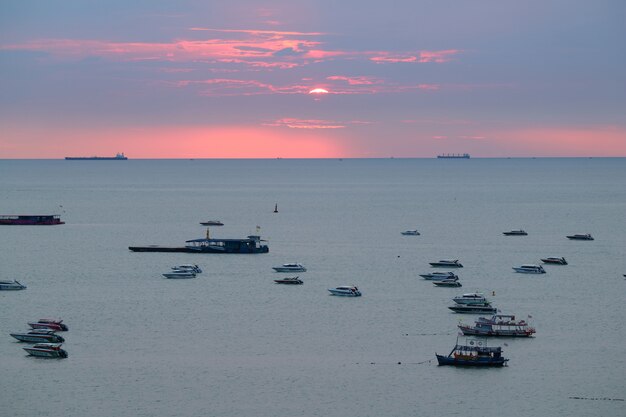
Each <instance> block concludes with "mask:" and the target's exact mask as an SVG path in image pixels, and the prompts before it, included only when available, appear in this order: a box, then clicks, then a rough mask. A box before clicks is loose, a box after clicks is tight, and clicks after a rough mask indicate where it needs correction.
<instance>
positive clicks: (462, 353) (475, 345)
mask: <svg viewBox="0 0 626 417" xmlns="http://www.w3.org/2000/svg"><path fill="white" fill-rule="evenodd" d="M435 356H437V362H439V365H452V366H480V367H486V366H496V367H497V366H504V365H506V362H508V359H506V358H504V357H502V348H501V347H500V346H495V347H488V346H483V342H482V341H480V340H479V341H475V340H471V341H470V342H469V344H467V345H459V343H458V340H457V344H456V345H455V346H454V349H452V351H451V352H450V353H449V354H448V356H443V355H438V354H436V353H435Z"/></svg>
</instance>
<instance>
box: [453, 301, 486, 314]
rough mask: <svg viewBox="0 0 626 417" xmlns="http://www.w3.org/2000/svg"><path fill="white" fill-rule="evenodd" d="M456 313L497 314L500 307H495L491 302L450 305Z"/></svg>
mask: <svg viewBox="0 0 626 417" xmlns="http://www.w3.org/2000/svg"><path fill="white" fill-rule="evenodd" d="M448 308H449V309H450V310H452V311H454V312H455V313H462V314H495V313H497V311H498V309H497V308H495V307H493V306H492V305H491V303H483V304H455V305H453V306H450V307H448Z"/></svg>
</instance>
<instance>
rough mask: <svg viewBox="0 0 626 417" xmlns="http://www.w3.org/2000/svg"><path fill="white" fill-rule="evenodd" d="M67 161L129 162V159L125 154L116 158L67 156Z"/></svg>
mask: <svg viewBox="0 0 626 417" xmlns="http://www.w3.org/2000/svg"><path fill="white" fill-rule="evenodd" d="M65 159H66V160H67V161H127V160H128V157H126V156H125V155H124V153H123V152H122V153H118V154H116V155H115V156H66V157H65Z"/></svg>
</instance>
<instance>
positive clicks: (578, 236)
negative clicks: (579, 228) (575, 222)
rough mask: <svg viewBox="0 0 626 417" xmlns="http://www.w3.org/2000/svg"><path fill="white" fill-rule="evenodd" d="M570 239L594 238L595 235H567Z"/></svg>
mask: <svg viewBox="0 0 626 417" xmlns="http://www.w3.org/2000/svg"><path fill="white" fill-rule="evenodd" d="M566 237H567V238H568V239H570V240H593V237H591V235H590V234H589V233H587V234H584V235H570V236H566Z"/></svg>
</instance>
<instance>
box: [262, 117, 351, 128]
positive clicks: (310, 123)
mask: <svg viewBox="0 0 626 417" xmlns="http://www.w3.org/2000/svg"><path fill="white" fill-rule="evenodd" d="M263 125H264V126H274V127H288V128H291V129H343V128H345V127H346V126H345V124H340V123H337V122H333V121H329V120H319V119H295V118H288V117H285V118H282V119H278V120H276V121H274V122H271V123H264V124H263Z"/></svg>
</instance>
